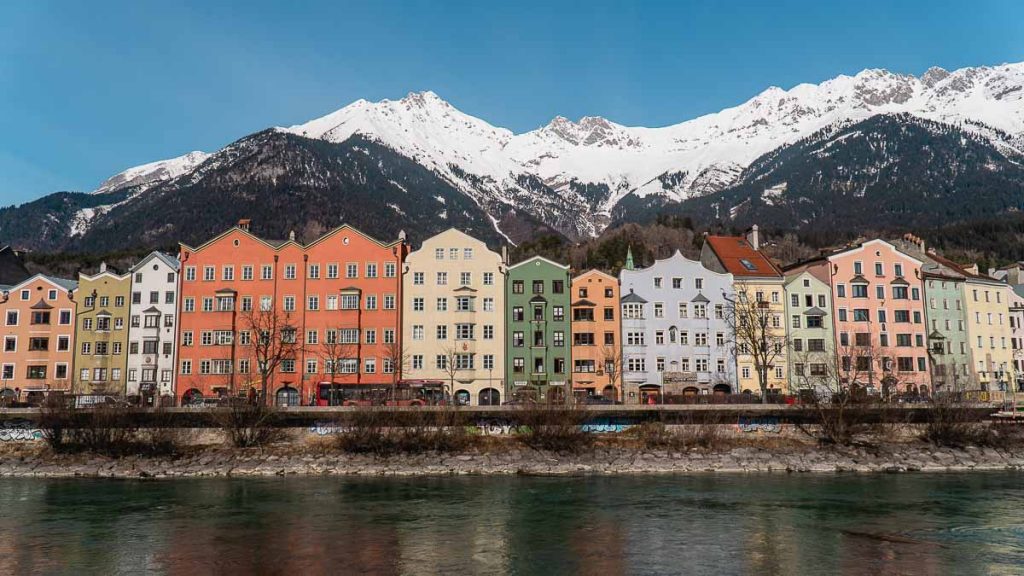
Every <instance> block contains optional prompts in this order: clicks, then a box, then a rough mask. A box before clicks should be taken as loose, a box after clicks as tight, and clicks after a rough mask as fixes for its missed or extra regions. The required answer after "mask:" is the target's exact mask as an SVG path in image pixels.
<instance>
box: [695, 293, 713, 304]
mask: <svg viewBox="0 0 1024 576" xmlns="http://www.w3.org/2000/svg"><path fill="white" fill-rule="evenodd" d="M690 302H702V303H704V304H707V303H708V302H711V300H708V297H707V296H705V295H704V293H703V292H697V295H696V296H694V297H693V300H690Z"/></svg>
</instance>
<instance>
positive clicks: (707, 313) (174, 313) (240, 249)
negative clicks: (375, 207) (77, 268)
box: [0, 220, 1024, 405]
mask: <svg viewBox="0 0 1024 576" xmlns="http://www.w3.org/2000/svg"><path fill="white" fill-rule="evenodd" d="M1000 276H1001V277H1000ZM1021 276H1022V274H1020V271H1019V270H1016V269H1013V268H1012V267H1011V268H1007V269H1005V270H1002V271H998V272H997V273H996V274H994V275H985V274H981V273H980V272H979V271H978V270H977V269H976V268H967V267H963V266H960V265H957V264H956V263H953V262H951V261H949V260H946V259H944V258H943V257H941V256H939V255H938V254H936V253H934V251H931V250H927V249H926V248H925V246H924V242H923V241H921V240H920V239H918V238H915V237H913V236H906V237H904V238H901V239H899V240H896V241H893V242H887V241H883V240H871V241H867V242H863V243H859V244H856V245H850V246H846V247H843V248H841V249H838V250H834V251H830V252H828V253H825V254H822V255H821V256H819V257H817V258H813V259H809V260H806V261H802V262H798V263H795V264H793V265H791V266H787V267H785V268H782V267H780V266H779V265H777V264H776V263H775V262H773V261H772V260H771V258H769V257H768V256H767V255H766V254H765V252H764V250H763V249H762V246H761V243H760V238H759V233H758V230H757V228H756V227H754V228H753V229H752V230H750V231H749V232H748V233H747V234H746V235H744V236H707V237H706V238H705V241H704V244H703V247H702V250H701V252H700V257H699V259H698V260H691V259H688V258H686V257H685V256H683V255H682V254H681V253H679V252H676V253H675V254H674V255H672V256H670V257H668V258H665V259H661V260H657V261H655V262H653V263H651V264H650V265H648V266H646V267H637V266H636V265H635V264H634V262H633V259H632V255H631V254H630V255H629V257H628V258H627V261H626V263H625V266H624V267H623V269H622V270H621V272H620V274H619V277H618V278H616V277H614V276H611V275H609V274H607V273H605V272H602V271H599V270H586V271H572V270H570V268H569V267H568V266H566V265H563V264H560V263H557V262H552V261H550V260H548V259H545V258H542V257H539V256H538V257H533V258H529V259H527V260H525V261H522V262H518V263H514V264H512V263H509V261H508V257H507V255H506V253H505V252H504V251H503V252H501V253H498V252H495V251H493V250H490V249H489V248H488V247H487V246H486V244H484V243H483V242H481V241H480V240H477V239H475V238H473V237H471V236H469V235H467V234H465V233H462V232H460V231H458V230H455V229H450V230H447V231H445V232H442V233H440V234H437V235H436V236H433V237H431V238H428V239H426V240H425V241H424V242H423V243H422V244H421V245H420V246H419V248H418V249H416V250H412V249H411V247H410V246H409V244H408V242H407V241H406V238H405V236H404V234H401V235H399V237H398V238H397V239H396V240H394V241H390V242H382V241H379V240H377V239H374V238H372V237H370V236H368V235H366V234H364V233H362V232H360V231H358V230H356V229H354V228H352V227H350V226H341V227H339V228H337V229H335V230H333V231H330V232H328V233H327V234H325V235H323V236H322V237H320V238H318V239H316V240H314V241H312V242H309V243H305V244H304V243H301V242H299V241H297V240H296V239H295V238H294V235H293V236H292V237H290V238H288V239H286V240H268V239H264V238H260V237H258V236H256V235H255V234H253V233H252V232H251V230H250V223H249V222H248V221H246V220H243V221H240V222H239V224H238V225H237V226H235V227H232V228H231V229H229V230H227V231H226V232H224V233H223V234H221V235H219V236H217V237H215V238H213V239H211V240H209V241H208V242H205V243H204V244H202V245H199V246H195V247H192V246H189V245H186V244H182V245H181V246H180V250H179V254H178V256H177V258H174V257H171V256H168V255H166V254H162V253H160V252H153V253H152V254H150V255H149V256H147V257H146V258H144V259H143V260H142V261H140V262H138V263H137V264H136V265H134V266H133V267H132V268H131V269H129V270H128V271H127V272H124V273H118V272H115V271H114V270H112V269H109V268H107V267H106V266H101V267H100V269H99V271H98V272H96V273H95V274H84V273H83V274H80V276H79V278H78V279H77V281H70V280H64V279H59V278H53V277H49V276H45V275H36V276H32V277H29V278H23V279H20V280H19V281H17V282H14V283H12V284H10V285H5V286H2V287H0V289H2V298H0V300H2V301H0V311H2V313H3V320H4V322H3V325H2V330H3V352H2V360H0V366H2V373H0V376H2V382H0V394H2V395H3V396H6V397H18V398H20V399H28V398H29V397H31V396H33V395H34V396H39V395H42V394H45V393H46V392H47V391H49V390H63V391H71V392H74V393H79V394H103V395H127V396H138V397H142V398H145V399H148V400H152V399H153V398H156V397H160V396H174V397H177V398H179V399H182V398H187V399H188V400H193V399H196V398H200V397H217V396H224V395H237V394H247V393H252V391H255V390H257V389H258V388H259V387H260V386H262V384H263V383H264V381H265V382H266V383H267V391H268V393H271V394H273V395H274V397H275V399H276V400H277V401H278V402H279V403H287V404H298V403H303V404H305V403H309V402H316V401H318V400H319V401H321V403H322V401H324V400H327V401H332V400H333V399H334V397H333V396H331V397H325V396H324V395H325V394H329V395H333V394H335V393H340V394H341V396H344V397H349V396H350V393H352V392H359V391H371V390H374V389H377V390H379V389H385V388H387V387H389V386H391V387H395V386H396V385H398V384H402V385H410V386H416V385H422V384H425V383H440V384H443V385H444V388H445V389H446V390H447V392H448V393H450V394H452V395H453V396H455V397H456V398H457V399H458V400H459V401H460V402H463V403H466V404H474V405H477V404H482V405H492V404H498V403H502V402H506V401H509V400H515V399H524V398H532V399H536V400H542V401H557V400H560V399H562V398H564V396H565V395H566V394H570V393H574V394H577V395H586V396H603V397H605V398H608V399H609V400H615V401H623V402H626V403H640V402H652V401H658V400H661V399H662V398H664V397H665V396H666V395H671V396H679V395H682V396H686V395H714V394H730V393H737V392H753V393H760V392H761V390H762V387H763V388H764V390H765V392H766V393H793V392H794V391H796V390H797V389H800V388H815V387H819V386H821V385H823V384H824V383H826V382H828V381H834V382H840V383H845V384H857V385H860V386H862V387H864V388H866V389H868V390H869V391H879V392H880V393H882V394H886V395H891V394H903V393H914V394H928V393H930V392H931V391H933V390H941V389H949V390H952V389H956V390H977V391H991V392H996V391H1005V390H1016V389H1018V388H1021V386H1022V384H1024V382H1022V380H1021V377H1020V375H1021V374H1022V373H1024V372H1022V368H1024V351H1022V349H1024V325H1022V321H1024V290H1022V289H1021V288H1022V286H1021V284H1018V283H1016V280H1017V279H1020V277H1021ZM1011 282H1012V284H1011ZM325 384H330V385H329V386H325ZM328 403H331V402H328Z"/></svg>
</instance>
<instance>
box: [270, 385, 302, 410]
mask: <svg viewBox="0 0 1024 576" xmlns="http://www.w3.org/2000/svg"><path fill="white" fill-rule="evenodd" d="M274 404H276V405H278V406H300V405H301V401H300V400H299V391H298V390H296V389H295V388H292V387H291V386H283V387H281V388H278V389H277V394H276V397H275V399H274Z"/></svg>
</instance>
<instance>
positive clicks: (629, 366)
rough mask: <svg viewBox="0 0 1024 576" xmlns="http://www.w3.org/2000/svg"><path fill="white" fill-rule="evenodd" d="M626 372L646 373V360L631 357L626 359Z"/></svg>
mask: <svg viewBox="0 0 1024 576" xmlns="http://www.w3.org/2000/svg"><path fill="white" fill-rule="evenodd" d="M626 370H627V371H629V372H646V371H647V359H646V358H643V357H639V358H636V357H632V358H627V359H626Z"/></svg>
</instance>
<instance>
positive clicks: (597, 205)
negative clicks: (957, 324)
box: [283, 64, 1024, 233]
mask: <svg viewBox="0 0 1024 576" xmlns="http://www.w3.org/2000/svg"><path fill="white" fill-rule="evenodd" d="M901 112H902V113H909V114H913V115H917V116H921V117H924V118H928V119H932V120H938V121H942V122H947V123H954V124H957V123H965V122H966V123H981V124H984V125H985V126H977V127H976V129H977V130H978V131H983V130H985V129H986V127H992V128H996V129H997V130H1000V131H1003V132H1005V133H1008V134H1009V135H1010V136H1011V138H1012V137H1015V138H1016V139H1017V140H1018V141H1019V140H1020V139H1021V137H1022V135H1024V64H1004V65H1001V66H994V67H979V68H964V69H961V70H957V71H955V72H947V71H945V70H942V69H940V68H932V69H930V70H928V71H927V72H926V73H925V74H923V75H922V76H921V77H920V78H918V77H915V76H910V75H901V74H894V73H891V72H888V71H885V70H864V71H862V72H860V73H859V74H857V75H856V76H839V77H837V78H834V79H832V80H828V81H825V82H823V83H821V84H800V85H798V86H795V87H793V88H792V89H790V90H782V89H780V88H776V87H772V88H769V89H767V90H765V91H764V92H762V93H761V94H758V95H757V96H755V97H754V98H752V99H750V100H748V101H747V102H744V103H743V104H740V105H739V106H736V107H733V108H727V109H725V110H722V111H721V112H717V113H714V114H708V115H706V116H701V117H699V118H696V119H693V120H690V121H687V122H683V123H680V124H675V125H671V126H666V127H661V128H644V127H629V126H623V125H620V124H616V123H614V122H610V121H608V120H606V119H604V118H600V117H585V118H582V119H580V121H579V122H573V121H571V120H568V119H566V118H563V117H556V118H555V119H554V120H552V121H551V123H550V124H548V125H547V126H544V127H542V128H539V129H537V130H533V131H530V132H526V133H523V134H513V133H512V132H511V131H509V130H506V129H504V128H499V127H495V126H492V125H490V124H488V123H487V122H485V121H483V120H480V119H478V118H474V117H472V116H468V115H466V114H464V113H462V112H460V111H458V110H457V109H455V108H454V107H452V106H451V105H450V104H448V103H447V102H445V101H443V100H442V99H440V98H439V97H438V96H437V95H436V94H434V93H432V92H424V93H414V94H410V95H409V96H407V97H406V98H403V99H402V100H398V101H391V100H383V101H381V102H377V103H371V102H367V101H365V100H360V101H357V102H355V103H353V104H351V105H349V106H347V107H345V108H342V109H341V110H338V111H337V112H334V113H332V114H329V115H327V116H324V117H322V118H319V119H316V120H313V121H311V122H307V123H305V124H300V125H297V126H292V127H290V128H285V129H283V130H287V131H289V132H292V133H295V134H300V135H304V136H308V137H311V138H323V139H325V140H329V141H333V142H340V141H343V140H344V139H346V138H348V137H349V136H351V135H352V134H355V133H359V134H362V135H364V136H367V137H370V138H373V139H375V140H377V141H379V142H381V143H382V144H385V145H387V146H389V147H392V148H394V149H395V150H397V151H399V152H401V153H403V154H406V155H408V156H410V157H412V158H415V159H416V160H417V161H419V162H421V163H423V164H425V165H427V166H429V167H431V168H433V169H435V170H437V171H439V172H440V173H442V174H443V175H445V176H446V177H448V178H449V179H450V180H453V181H455V182H457V183H459V184H461V187H462V188H463V189H464V190H465V191H467V193H469V194H470V195H471V196H473V197H474V198H475V199H476V200H477V201H478V202H480V203H482V205H486V204H487V203H488V202H489V201H494V200H496V201H500V202H506V203H510V204H512V205H515V206H517V207H518V208H523V209H527V210H529V209H530V206H529V194H530V192H531V191H530V190H529V189H524V187H523V186H522V183H521V177H522V176H524V175H528V176H533V177H536V178H538V179H539V180H540V181H541V182H542V183H543V184H544V185H545V186H547V187H549V188H550V189H551V190H553V191H554V192H555V193H556V194H557V195H558V196H560V199H561V200H562V201H564V203H565V204H564V208H565V209H567V210H582V211H584V215H583V216H584V218H583V222H581V224H580V228H581V231H583V232H590V233H593V232H594V231H599V230H600V224H599V223H598V224H596V225H594V226H592V227H591V228H590V229H587V226H586V222H593V216H595V215H597V216H599V215H605V214H607V213H608V212H609V211H610V210H611V209H612V208H613V207H614V206H615V204H616V203H617V202H619V200H621V199H622V198H623V197H624V196H626V195H627V194H635V195H637V196H646V195H649V194H660V195H664V196H665V197H666V198H667V199H669V200H674V201H680V200H684V199H686V198H690V197H693V196H700V195H703V194H707V193H711V192H715V191H717V190H720V189H722V188H724V187H726V186H728V185H729V184H731V183H733V182H735V180H736V178H738V176H739V174H740V173H741V171H742V170H743V168H745V167H746V166H747V165H749V164H750V162H752V161H753V160H754V159H756V158H757V157H759V156H761V155H762V154H765V153H767V152H769V151H771V150H773V149H775V148H778V147H779V146H782V145H785V144H790V143H793V142H795V141H797V140H799V139H801V138H804V137H806V136H808V135H809V134H812V133H813V132H815V131H817V130H819V129H821V128H823V127H826V126H829V125H832V124H834V123H836V122H840V121H847V120H859V119H864V118H868V117H871V116H874V115H877V114H885V113H901ZM460 172H461V173H462V174H460ZM466 174H468V175H471V176H472V177H473V178H466V177H465V175H466ZM574 184H575V186H574ZM585 185H597V186H607V191H605V192H603V193H599V194H597V196H596V197H593V196H592V197H584V196H582V195H581V194H580V192H579V188H580V186H585Z"/></svg>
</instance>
